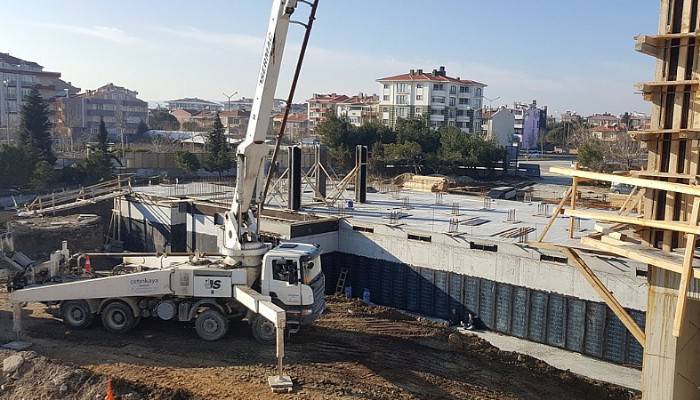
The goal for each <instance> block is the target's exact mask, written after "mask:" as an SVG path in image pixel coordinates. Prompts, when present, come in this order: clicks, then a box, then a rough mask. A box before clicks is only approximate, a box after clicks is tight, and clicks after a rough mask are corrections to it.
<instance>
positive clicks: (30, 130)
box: [20, 88, 56, 165]
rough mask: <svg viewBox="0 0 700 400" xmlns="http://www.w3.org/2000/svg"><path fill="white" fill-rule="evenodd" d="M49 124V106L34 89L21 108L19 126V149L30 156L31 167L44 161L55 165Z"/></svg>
mask: <svg viewBox="0 0 700 400" xmlns="http://www.w3.org/2000/svg"><path fill="white" fill-rule="evenodd" d="M50 129H51V122H50V121H49V104H48V103H47V102H46V100H44V99H43V98H42V97H41V94H39V90H37V89H36V88H34V89H32V90H31V92H29V95H28V96H27V97H26V99H25V101H24V105H23V106H22V122H21V126H20V148H22V150H24V151H25V152H26V153H27V154H29V155H30V159H31V160H32V165H36V164H37V163H38V162H40V161H46V162H47V163H48V164H49V165H53V164H55V163H56V156H55V155H54V154H53V150H52V149H51V133H50Z"/></svg>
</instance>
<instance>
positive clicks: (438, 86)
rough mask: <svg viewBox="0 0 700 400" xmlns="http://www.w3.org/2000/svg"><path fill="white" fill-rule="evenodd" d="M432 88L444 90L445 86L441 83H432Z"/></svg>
mask: <svg viewBox="0 0 700 400" xmlns="http://www.w3.org/2000/svg"><path fill="white" fill-rule="evenodd" d="M433 90H445V86H444V85H443V84H442V83H435V84H433Z"/></svg>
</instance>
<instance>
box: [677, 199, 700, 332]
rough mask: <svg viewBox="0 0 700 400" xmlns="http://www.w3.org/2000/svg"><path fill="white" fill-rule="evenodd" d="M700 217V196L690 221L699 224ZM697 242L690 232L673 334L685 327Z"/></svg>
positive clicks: (694, 235) (684, 257) (694, 205)
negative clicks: (684, 320)
mask: <svg viewBox="0 0 700 400" xmlns="http://www.w3.org/2000/svg"><path fill="white" fill-rule="evenodd" d="M699 218H700V198H696V199H695V202H694V203H693V210H692V213H691V217H690V222H691V223H692V224H695V226H697V224H698V221H699V220H698V219H699ZM696 243H697V235H696V234H693V233H691V234H689V235H688V237H687V238H686V245H685V254H684V255H683V266H682V270H681V283H680V286H679V287H678V300H677V302H676V315H675V317H674V319H673V336H675V337H680V336H681V330H682V328H683V319H684V318H685V311H686V309H687V306H688V290H689V289H690V280H691V278H692V276H693V259H694V258H695V246H696Z"/></svg>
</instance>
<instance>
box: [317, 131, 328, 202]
mask: <svg viewBox="0 0 700 400" xmlns="http://www.w3.org/2000/svg"><path fill="white" fill-rule="evenodd" d="M327 150H328V148H327V147H326V146H321V145H320V144H318V145H315V146H314V159H315V160H316V166H315V168H316V171H315V173H316V177H315V178H316V179H315V185H316V199H318V200H325V199H326V173H325V172H323V169H321V166H323V168H326V162H327V159H328V151H327Z"/></svg>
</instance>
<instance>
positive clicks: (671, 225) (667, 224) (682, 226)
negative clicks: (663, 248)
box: [564, 209, 700, 235]
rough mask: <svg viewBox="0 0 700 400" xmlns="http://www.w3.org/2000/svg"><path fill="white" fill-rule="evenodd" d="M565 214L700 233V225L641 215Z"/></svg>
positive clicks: (567, 212) (576, 212)
mask: <svg viewBox="0 0 700 400" xmlns="http://www.w3.org/2000/svg"><path fill="white" fill-rule="evenodd" d="M564 214H566V215H569V216H572V217H579V218H588V219H595V220H598V221H608V222H616V223H619V224H627V225H636V226H645V227H647V228H654V229H664V230H669V231H674V232H684V233H693V234H698V235H700V227H698V226H692V225H689V224H686V223H682V222H672V221H657V220H653V219H645V218H642V217H641V216H637V217H630V216H626V215H619V214H614V213H610V212H600V211H590V210H570V209H569V210H564Z"/></svg>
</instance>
